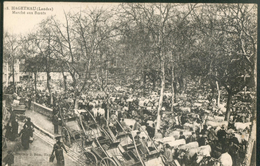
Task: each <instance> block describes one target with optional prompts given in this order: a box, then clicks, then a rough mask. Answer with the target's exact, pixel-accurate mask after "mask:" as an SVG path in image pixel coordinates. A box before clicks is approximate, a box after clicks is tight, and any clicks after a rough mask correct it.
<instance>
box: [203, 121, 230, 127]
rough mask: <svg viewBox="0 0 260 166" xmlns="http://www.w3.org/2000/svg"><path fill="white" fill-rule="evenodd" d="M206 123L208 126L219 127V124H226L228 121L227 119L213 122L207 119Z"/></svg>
mask: <svg viewBox="0 0 260 166" xmlns="http://www.w3.org/2000/svg"><path fill="white" fill-rule="evenodd" d="M206 125H208V126H212V127H221V126H223V125H224V126H226V127H227V126H228V122H227V121H223V122H213V121H207V122H206Z"/></svg>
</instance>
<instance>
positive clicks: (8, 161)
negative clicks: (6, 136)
mask: <svg viewBox="0 0 260 166" xmlns="http://www.w3.org/2000/svg"><path fill="white" fill-rule="evenodd" d="M7 153H8V154H7V155H6V156H5V158H4V159H3V163H5V166H6V165H7V166H11V165H12V164H13V163H14V155H13V152H12V151H11V150H9V151H8V152H7Z"/></svg>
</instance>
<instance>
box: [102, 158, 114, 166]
mask: <svg viewBox="0 0 260 166" xmlns="http://www.w3.org/2000/svg"><path fill="white" fill-rule="evenodd" d="M99 166H117V165H116V163H115V162H114V160H112V159H111V158H108V157H105V158H103V159H102V160H101V161H100V163H99Z"/></svg>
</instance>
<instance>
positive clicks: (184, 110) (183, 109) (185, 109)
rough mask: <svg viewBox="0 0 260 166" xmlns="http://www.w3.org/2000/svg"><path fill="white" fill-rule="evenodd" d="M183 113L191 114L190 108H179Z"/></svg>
mask: <svg viewBox="0 0 260 166" xmlns="http://www.w3.org/2000/svg"><path fill="white" fill-rule="evenodd" d="M180 110H182V111H183V112H191V110H190V107H180Z"/></svg>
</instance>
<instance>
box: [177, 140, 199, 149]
mask: <svg viewBox="0 0 260 166" xmlns="http://www.w3.org/2000/svg"><path fill="white" fill-rule="evenodd" d="M198 147H199V143H198V142H189V143H187V144H185V145H180V146H179V147H178V149H183V150H185V149H193V148H198Z"/></svg>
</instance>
